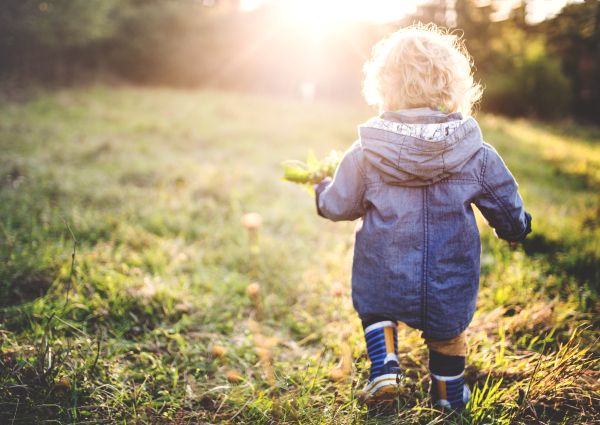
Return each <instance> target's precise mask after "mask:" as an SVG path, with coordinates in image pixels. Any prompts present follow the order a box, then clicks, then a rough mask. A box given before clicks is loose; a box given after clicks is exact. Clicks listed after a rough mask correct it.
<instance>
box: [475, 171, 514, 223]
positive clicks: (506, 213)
mask: <svg viewBox="0 0 600 425" xmlns="http://www.w3.org/2000/svg"><path fill="white" fill-rule="evenodd" d="M483 187H485V188H486V189H487V190H488V192H489V193H490V195H492V198H493V199H494V200H495V201H496V202H497V203H498V204H499V205H500V207H501V208H502V211H503V212H504V214H505V215H506V217H508V221H509V222H510V223H511V225H512V227H513V229H518V228H519V226H517V223H516V221H515V220H514V219H513V217H512V216H511V215H510V213H509V212H508V208H507V207H506V205H504V202H502V200H501V199H500V198H499V197H498V195H496V192H494V190H493V189H492V188H491V187H490V186H489V185H488V184H487V183H486V182H483Z"/></svg>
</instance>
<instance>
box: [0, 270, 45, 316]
mask: <svg viewBox="0 0 600 425" xmlns="http://www.w3.org/2000/svg"><path fill="white" fill-rule="evenodd" d="M51 275H52V274H51V273H47V274H44V273H43V272H39V271H33V270H21V271H18V272H16V273H14V274H12V275H5V276H2V278H1V280H2V281H3V282H4V283H3V284H2V287H1V288H0V308H6V307H13V306H18V305H21V304H24V303H27V302H30V301H33V300H35V299H37V298H41V297H43V296H44V295H46V293H47V292H48V290H49V289H50V287H51V286H52V283H53V282H54V280H53V279H52V278H51V277H50V276H51Z"/></svg>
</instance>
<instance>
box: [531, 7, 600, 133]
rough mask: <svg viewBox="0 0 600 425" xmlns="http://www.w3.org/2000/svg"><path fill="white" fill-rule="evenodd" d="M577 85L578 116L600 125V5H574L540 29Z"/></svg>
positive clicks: (549, 47) (576, 104) (574, 92)
mask: <svg viewBox="0 0 600 425" xmlns="http://www.w3.org/2000/svg"><path fill="white" fill-rule="evenodd" d="M537 29H538V31H539V32H541V33H543V34H545V35H546V37H547V40H548V43H547V45H548V49H550V50H551V51H552V52H554V53H555V54H557V55H558V56H559V57H560V58H561V60H562V65H563V69H564V71H565V73H566V74H567V75H568V76H569V77H570V78H571V79H572V81H573V88H574V90H573V94H574V105H573V107H574V112H575V113H576V114H577V115H578V116H580V117H585V118H587V119H589V120H591V121H592V122H595V123H599V122H600V1H598V0H585V1H584V2H582V3H571V4H568V5H567V6H565V8H564V9H563V10H562V11H561V12H560V13H559V14H558V15H557V16H556V17H555V18H553V19H550V20H547V21H544V22H542V23H541V24H539V25H538V28H537Z"/></svg>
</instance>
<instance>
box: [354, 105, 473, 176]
mask: <svg viewBox="0 0 600 425" xmlns="http://www.w3.org/2000/svg"><path fill="white" fill-rule="evenodd" d="M358 134H359V136H360V145H361V148H362V151H363V153H364V155H365V158H366V159H367V161H369V162H370V163H371V164H372V165H373V166H374V167H375V168H377V169H378V170H379V171H380V172H381V176H382V178H383V180H384V181H385V182H386V183H389V184H397V185H400V186H426V185H430V184H433V183H436V182H438V181H440V180H442V179H445V178H447V177H450V176H451V175H453V174H456V173H458V172H459V171H460V170H461V169H462V168H463V167H464V165H465V164H466V163H467V162H468V161H469V159H471V157H472V156H473V155H475V153H477V152H478V151H479V149H481V147H482V146H483V139H482V136H481V130H480V129H479V126H478V125H477V122H476V121H475V120H474V119H473V118H471V117H467V118H463V116H462V114H461V113H460V112H455V113H451V114H448V115H443V114H439V115H430V116H415V117H412V116H406V115H402V114H399V113H396V112H384V113H383V114H382V115H380V116H379V117H375V118H371V119H370V120H369V121H367V122H366V123H365V124H363V125H361V126H359V127H358Z"/></svg>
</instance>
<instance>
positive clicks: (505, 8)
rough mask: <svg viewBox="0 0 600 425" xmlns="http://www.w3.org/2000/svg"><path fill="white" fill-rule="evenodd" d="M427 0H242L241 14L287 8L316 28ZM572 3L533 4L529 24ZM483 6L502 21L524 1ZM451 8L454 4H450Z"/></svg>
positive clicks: (396, 13)
mask: <svg viewBox="0 0 600 425" xmlns="http://www.w3.org/2000/svg"><path fill="white" fill-rule="evenodd" d="M424 1H425V0H241V5H240V9H241V10H252V9H255V8H257V7H259V6H260V5H261V4H262V3H266V2H273V3H280V4H286V6H287V7H289V8H291V10H293V12H294V14H295V15H297V16H298V17H300V18H303V19H305V20H306V21H307V22H309V23H311V24H312V25H315V26H322V25H326V24H328V23H330V22H336V21H338V22H340V21H357V20H358V21H371V22H373V21H374V22H389V21H395V20H398V19H400V18H401V17H402V16H404V15H405V14H407V13H412V12H414V11H415V9H416V6H417V4H419V3H422V2H424ZM572 1H583V0H530V1H529V5H528V16H527V20H528V21H529V22H530V23H535V22H540V21H543V20H544V19H546V18H551V17H553V16H555V15H556V14H557V13H558V12H560V10H561V9H562V8H563V7H564V6H565V4H567V3H569V2H572ZM474 2H475V3H476V4H478V5H480V6H485V5H490V4H491V5H492V7H494V8H495V9H496V13H495V17H496V19H498V20H502V19H506V18H507V17H508V12H509V11H510V10H511V8H512V6H513V5H517V4H519V3H520V0H474ZM447 3H448V4H451V3H454V1H453V0H447Z"/></svg>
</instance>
